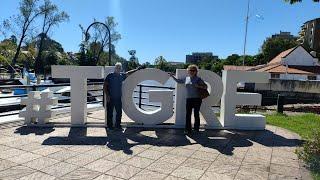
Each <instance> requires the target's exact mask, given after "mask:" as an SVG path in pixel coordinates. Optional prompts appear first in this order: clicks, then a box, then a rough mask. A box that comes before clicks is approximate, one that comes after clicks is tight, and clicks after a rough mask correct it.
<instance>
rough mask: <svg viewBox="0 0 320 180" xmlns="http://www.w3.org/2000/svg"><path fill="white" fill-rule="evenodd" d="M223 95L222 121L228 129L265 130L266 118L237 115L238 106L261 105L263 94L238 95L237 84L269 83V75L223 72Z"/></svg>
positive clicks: (262, 73) (255, 115) (256, 115)
mask: <svg viewBox="0 0 320 180" xmlns="http://www.w3.org/2000/svg"><path fill="white" fill-rule="evenodd" d="M222 81H223V95H222V99H221V110H220V121H221V122H222V124H223V126H224V128H226V129H243V130H260V129H264V128H265V124H266V122H265V117H264V116H262V115H258V114H254V115H249V114H235V112H236V105H261V94H258V93H240V92H239V93H238V92H237V83H239V82H251V83H268V81H269V74H268V73H264V72H248V71H223V74H222Z"/></svg>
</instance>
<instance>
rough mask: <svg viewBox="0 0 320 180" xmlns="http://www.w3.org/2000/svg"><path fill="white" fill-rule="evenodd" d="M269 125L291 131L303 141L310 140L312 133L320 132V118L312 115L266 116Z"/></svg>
mask: <svg viewBox="0 0 320 180" xmlns="http://www.w3.org/2000/svg"><path fill="white" fill-rule="evenodd" d="M266 118H267V124H270V125H274V126H279V127H282V128H285V129H289V130H291V131H293V132H295V133H297V134H299V135H300V136H301V137H302V138H303V139H309V137H311V136H312V132H314V131H320V116H319V115H316V114H312V113H307V114H302V115H295V116H287V115H284V114H271V115H266Z"/></svg>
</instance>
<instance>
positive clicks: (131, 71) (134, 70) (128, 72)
mask: <svg viewBox="0 0 320 180" xmlns="http://www.w3.org/2000/svg"><path fill="white" fill-rule="evenodd" d="M140 69H145V67H144V66H139V67H138V68H136V69H132V70H130V71H127V72H125V75H126V76H127V77H128V76H130V75H131V74H132V73H134V72H136V71H139V70H140Z"/></svg>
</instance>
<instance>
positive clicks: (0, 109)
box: [0, 82, 175, 117]
mask: <svg viewBox="0 0 320 180" xmlns="http://www.w3.org/2000/svg"><path fill="white" fill-rule="evenodd" d="M94 85H101V86H102V85H103V82H94V83H88V86H94ZM66 86H70V83H61V84H38V85H3V86H0V90H4V89H10V90H13V89H16V88H22V89H26V90H27V91H37V90H39V89H41V88H50V87H66ZM137 87H138V88H137V90H135V91H134V92H135V93H137V95H134V96H133V98H134V99H138V102H137V103H136V105H138V107H139V108H141V109H142V108H143V107H144V106H146V107H160V106H158V105H153V104H147V103H143V102H142V100H145V99H148V98H146V97H143V94H148V93H149V92H148V91H146V90H145V88H152V89H171V90H174V89H175V88H173V87H164V86H153V85H143V84H139V85H137ZM102 90H103V89H102V88H98V89H91V90H88V92H101V93H99V95H88V98H97V97H101V99H102V100H95V101H91V102H88V104H95V103H103V93H102ZM54 94H55V95H61V93H54ZM27 96H28V94H21V95H8V96H0V99H7V98H23V97H27ZM64 100H66V101H68V100H70V97H68V98H64ZM10 107H11V108H10ZM68 107H70V105H66V104H64V105H61V104H60V105H58V106H57V107H54V108H53V109H62V108H68ZM22 108H23V106H21V105H20V103H15V104H10V105H9V104H8V105H7V106H2V107H1V106H0V112H2V113H3V112H9V111H13V110H20V109H22ZM17 114H19V113H17V112H14V113H6V114H0V117H3V116H8V115H17Z"/></svg>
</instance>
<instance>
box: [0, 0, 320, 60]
mask: <svg viewBox="0 0 320 180" xmlns="http://www.w3.org/2000/svg"><path fill="white" fill-rule="evenodd" d="M52 1H53V2H54V3H55V4H57V5H58V6H59V8H60V9H61V10H64V11H66V12H68V14H69V15H70V21H69V22H68V23H64V24H61V25H60V26H59V27H58V28H55V29H54V30H53V31H52V33H51V36H52V38H54V39H55V40H57V41H58V42H60V43H61V44H62V45H63V47H64V49H65V50H66V51H74V52H77V51H78V50H79V46H78V45H79V43H80V42H81V31H80V29H79V27H78V25H79V24H82V25H83V26H85V27H87V26H88V25H89V24H90V23H91V22H92V21H93V18H96V19H97V20H100V21H102V20H104V19H105V17H107V16H114V17H115V18H116V21H117V22H118V23H119V26H118V31H119V32H120V34H121V35H122V39H121V40H120V41H119V42H118V43H117V44H116V51H117V53H118V54H119V55H120V56H122V57H124V58H127V59H128V58H129V54H128V50H130V49H135V50H137V54H136V55H137V57H138V58H139V61H140V62H145V61H149V62H151V63H153V62H154V59H155V58H156V57H158V56H160V55H162V56H164V57H165V58H166V59H167V60H168V61H181V62H183V61H185V55H186V54H190V53H191V52H202V51H205V52H213V53H214V54H216V55H218V56H219V57H222V58H225V57H227V56H228V55H231V54H233V53H238V54H242V51H243V42H244V25H245V21H244V20H245V14H246V6H247V0H223V1H222V0H52ZM303 1H304V2H303V3H297V4H295V5H290V4H288V3H284V1H283V0H251V11H250V15H251V18H250V22H249V29H248V45H247V52H248V54H252V55H253V54H256V53H257V52H258V51H259V48H260V46H261V44H262V43H263V41H264V40H265V38H266V37H268V36H270V35H272V34H274V33H278V32H279V31H280V30H281V31H290V32H292V33H293V34H294V35H297V33H298V32H299V30H300V26H301V25H302V24H303V23H304V22H305V21H307V20H310V19H313V18H316V17H320V15H319V12H320V11H319V10H320V4H319V3H313V2H312V0H303ZM18 4H19V1H18V0H1V7H0V20H3V19H5V18H8V17H9V16H10V15H12V14H16V13H17V11H18ZM256 14H259V15H261V16H263V20H262V19H257V18H255V15H256Z"/></svg>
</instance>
